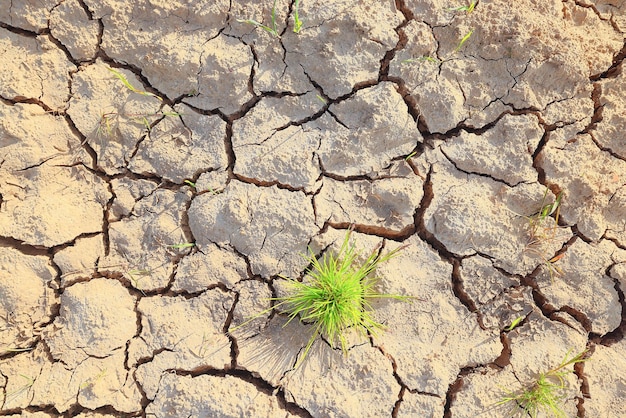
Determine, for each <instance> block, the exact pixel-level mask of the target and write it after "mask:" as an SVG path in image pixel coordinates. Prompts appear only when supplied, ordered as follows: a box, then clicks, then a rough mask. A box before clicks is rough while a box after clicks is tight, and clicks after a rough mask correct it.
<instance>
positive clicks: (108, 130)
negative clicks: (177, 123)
mask: <svg viewBox="0 0 626 418" xmlns="http://www.w3.org/2000/svg"><path fill="white" fill-rule="evenodd" d="M107 69H108V70H109V71H111V72H112V73H113V75H114V76H115V77H116V78H117V79H118V80H120V81H121V82H122V84H124V86H126V88H127V89H129V90H130V91H132V92H133V93H137V94H141V95H142V96H149V97H154V98H156V99H158V100H160V101H161V102H162V101H163V99H162V98H161V97H159V96H157V95H156V94H154V93H150V92H147V91H143V90H139V89H137V88H135V87H134V86H133V85H132V84H131V83H130V82H129V81H128V79H126V77H125V76H124V74H122V73H120V72H119V71H116V70H114V69H112V68H107ZM167 116H181V114H180V113H178V112H164V111H162V110H159V111H157V112H154V113H120V112H102V114H101V115H100V121H99V122H98V128H97V129H96V135H97V136H98V137H101V136H104V137H107V138H109V137H110V136H111V135H112V133H113V129H114V127H115V126H116V124H117V123H118V122H119V119H120V117H125V118H131V119H134V120H137V121H139V122H141V123H142V124H143V126H144V127H145V128H146V132H150V129H151V128H152V127H151V124H150V121H149V120H148V118H151V117H167Z"/></svg>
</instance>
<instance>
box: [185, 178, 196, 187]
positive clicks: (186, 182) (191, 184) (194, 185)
mask: <svg viewBox="0 0 626 418" xmlns="http://www.w3.org/2000/svg"><path fill="white" fill-rule="evenodd" d="M184 183H185V184H186V185H188V186H191V187H193V188H194V189H195V188H196V183H194V182H193V181H191V180H185V181H184Z"/></svg>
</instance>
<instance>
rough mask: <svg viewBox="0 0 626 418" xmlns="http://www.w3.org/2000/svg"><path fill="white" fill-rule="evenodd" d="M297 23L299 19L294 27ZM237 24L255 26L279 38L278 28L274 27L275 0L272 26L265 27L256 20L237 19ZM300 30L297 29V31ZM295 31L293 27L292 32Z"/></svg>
mask: <svg viewBox="0 0 626 418" xmlns="http://www.w3.org/2000/svg"><path fill="white" fill-rule="evenodd" d="M297 7H298V6H296V16H297V13H298V12H297V10H298V9H297ZM298 21H299V19H297V20H296V25H297V22H298ZM237 22H239V23H247V24H248V25H253V26H256V27H257V28H261V29H263V30H264V31H266V32H268V33H270V34H271V35H274V36H275V37H277V38H280V35H279V34H278V26H277V25H276V0H274V6H273V7H272V26H271V27H270V26H266V25H264V24H262V23H259V22H257V21H256V20H253V19H237ZM300 25H302V22H300ZM299 30H300V29H299V28H298V31H299ZM295 31H296V29H295V27H294V32H295Z"/></svg>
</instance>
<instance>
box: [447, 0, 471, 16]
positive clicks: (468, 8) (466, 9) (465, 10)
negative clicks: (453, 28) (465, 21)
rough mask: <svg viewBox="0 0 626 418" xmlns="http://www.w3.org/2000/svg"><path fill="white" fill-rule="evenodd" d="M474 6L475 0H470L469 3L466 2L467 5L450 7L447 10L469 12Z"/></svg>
mask: <svg viewBox="0 0 626 418" xmlns="http://www.w3.org/2000/svg"><path fill="white" fill-rule="evenodd" d="M475 7H476V1H471V2H470V4H468V5H467V6H459V7H450V8H448V9H447V10H448V11H449V12H467V14H470V13H472V12H473V11H474V8H475Z"/></svg>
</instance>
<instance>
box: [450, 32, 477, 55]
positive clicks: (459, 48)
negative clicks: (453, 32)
mask: <svg viewBox="0 0 626 418" xmlns="http://www.w3.org/2000/svg"><path fill="white" fill-rule="evenodd" d="M472 33H474V30H473V29H472V30H470V31H469V32H467V34H466V35H465V36H464V37H463V38H461V41H460V42H459V44H458V45H457V46H456V48H455V49H454V53H457V52H459V51H460V50H461V48H463V45H464V44H465V42H467V40H468V39H469V38H470V37H471V36H472Z"/></svg>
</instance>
